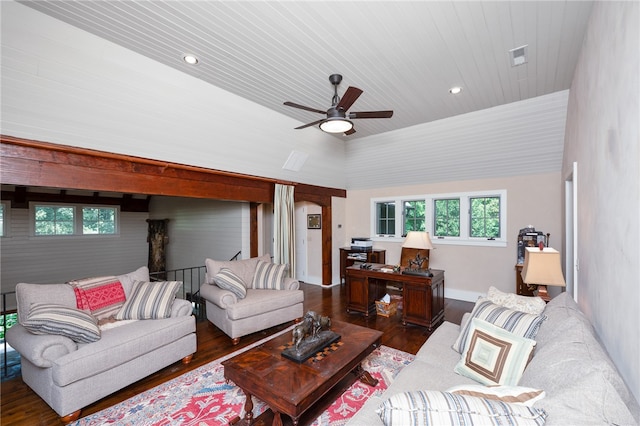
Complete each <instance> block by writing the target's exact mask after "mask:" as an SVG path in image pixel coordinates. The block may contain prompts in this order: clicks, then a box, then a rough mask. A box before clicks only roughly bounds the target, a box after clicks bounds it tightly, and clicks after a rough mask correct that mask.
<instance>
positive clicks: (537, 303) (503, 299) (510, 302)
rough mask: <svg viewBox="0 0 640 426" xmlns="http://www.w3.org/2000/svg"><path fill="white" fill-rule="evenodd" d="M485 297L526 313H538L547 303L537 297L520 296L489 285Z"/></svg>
mask: <svg viewBox="0 0 640 426" xmlns="http://www.w3.org/2000/svg"><path fill="white" fill-rule="evenodd" d="M487 299H489V300H490V301H492V302H493V303H495V304H496V305H500V306H504V307H505V308H509V309H513V310H515V311H520V312H524V313H527V314H533V315H540V314H541V313H542V311H544V308H546V307H547V304H546V302H545V301H544V300H542V299H541V298H539V297H537V296H536V297H531V296H521V295H518V294H515V293H504V292H502V291H500V290H498V289H497V288H495V287H493V286H491V287H489V292H488V293H487Z"/></svg>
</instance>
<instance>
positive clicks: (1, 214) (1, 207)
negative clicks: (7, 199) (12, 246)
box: [0, 203, 8, 237]
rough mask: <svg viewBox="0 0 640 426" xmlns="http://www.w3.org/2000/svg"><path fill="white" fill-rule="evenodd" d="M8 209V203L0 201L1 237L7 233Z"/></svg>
mask: <svg viewBox="0 0 640 426" xmlns="http://www.w3.org/2000/svg"><path fill="white" fill-rule="evenodd" d="M7 211H8V208H7V206H6V204H5V203H0V237H4V236H6V235H7V231H6V229H5V227H6V223H7Z"/></svg>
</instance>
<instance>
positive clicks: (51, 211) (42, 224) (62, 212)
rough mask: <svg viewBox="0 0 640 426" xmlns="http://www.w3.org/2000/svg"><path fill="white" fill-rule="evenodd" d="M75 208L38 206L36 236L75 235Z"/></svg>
mask: <svg viewBox="0 0 640 426" xmlns="http://www.w3.org/2000/svg"><path fill="white" fill-rule="evenodd" d="M74 210H75V209H74V208H73V207H61V206H36V212H35V225H36V228H35V230H36V232H35V234H36V235H73V231H74V227H73V223H74V213H75V212H74Z"/></svg>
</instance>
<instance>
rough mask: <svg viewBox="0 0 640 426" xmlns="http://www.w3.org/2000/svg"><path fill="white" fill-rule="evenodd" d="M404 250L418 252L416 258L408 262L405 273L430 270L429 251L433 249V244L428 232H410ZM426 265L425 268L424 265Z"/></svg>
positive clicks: (403, 246) (403, 245)
mask: <svg viewBox="0 0 640 426" xmlns="http://www.w3.org/2000/svg"><path fill="white" fill-rule="evenodd" d="M402 248H403V249H414V250H416V257H415V258H414V259H409V260H408V263H409V264H408V266H407V268H406V269H405V270H404V271H403V273H407V274H408V273H411V272H417V271H421V270H428V269H429V250H431V249H433V243H431V238H430V237H429V233H428V232H424V231H409V233H407V238H406V239H405V240H404V243H403V244H402ZM425 262H426V265H425V266H424V268H423V265H424V263H425Z"/></svg>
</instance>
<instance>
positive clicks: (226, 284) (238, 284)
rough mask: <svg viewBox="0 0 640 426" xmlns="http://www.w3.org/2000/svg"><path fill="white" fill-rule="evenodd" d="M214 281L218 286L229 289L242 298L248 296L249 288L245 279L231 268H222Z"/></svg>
mask: <svg viewBox="0 0 640 426" xmlns="http://www.w3.org/2000/svg"><path fill="white" fill-rule="evenodd" d="M213 281H214V282H215V283H216V285H217V286H218V287H220V288H222V289H224V290H229V291H230V292H232V293H233V294H235V295H236V296H238V297H239V298H240V299H244V298H245V297H246V296H247V288H246V285H245V283H244V281H242V278H240V277H239V276H238V275H236V274H235V273H234V272H233V271H232V270H231V269H229V268H222V269H220V271H219V272H218V273H217V274H216V275H215V276H214V277H213Z"/></svg>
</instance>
